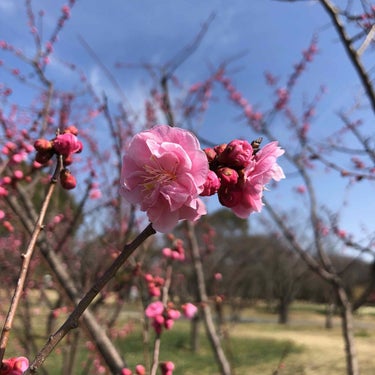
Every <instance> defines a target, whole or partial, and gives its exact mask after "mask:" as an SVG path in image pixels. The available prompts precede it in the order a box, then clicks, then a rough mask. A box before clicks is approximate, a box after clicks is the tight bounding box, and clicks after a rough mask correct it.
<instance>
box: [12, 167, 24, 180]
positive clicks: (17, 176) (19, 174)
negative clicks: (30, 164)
mask: <svg viewBox="0 0 375 375" xmlns="http://www.w3.org/2000/svg"><path fill="white" fill-rule="evenodd" d="M13 177H14V178H15V179H16V180H21V179H22V178H23V172H22V171H21V170H19V169H17V170H16V171H14V173H13Z"/></svg>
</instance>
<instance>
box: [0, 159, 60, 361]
mask: <svg viewBox="0 0 375 375" xmlns="http://www.w3.org/2000/svg"><path fill="white" fill-rule="evenodd" d="M61 169H62V162H61V158H60V157H59V158H58V162H57V164H56V169H55V173H54V174H53V176H52V178H51V182H50V185H49V188H48V190H47V193H46V196H45V198H44V200H43V204H42V208H41V210H40V213H39V217H38V219H37V221H36V223H35V226H34V230H33V232H32V235H31V238H30V241H29V244H28V246H27V248H26V251H25V252H24V253H23V254H22V255H21V257H22V259H23V260H22V265H21V269H20V272H19V276H18V282H17V286H16V289H15V290H14V294H13V297H12V301H11V304H10V307H9V311H8V314H7V317H6V319H5V323H4V326H3V329H2V331H1V338H0V363H1V362H2V360H3V358H4V354H5V350H6V346H7V344H8V339H9V335H10V331H11V329H12V326H13V321H14V318H15V315H16V311H17V308H18V305H19V302H20V299H21V296H22V293H23V289H24V286H25V282H26V276H27V272H28V270H29V265H30V261H31V258H32V255H33V252H34V249H35V245H36V243H37V240H38V237H39V234H40V232H41V231H42V230H43V222H44V218H45V216H46V213H47V209H48V206H49V204H50V202H51V197H52V194H53V192H54V190H55V187H56V182H57V176H58V174H59V173H60V170H61Z"/></svg>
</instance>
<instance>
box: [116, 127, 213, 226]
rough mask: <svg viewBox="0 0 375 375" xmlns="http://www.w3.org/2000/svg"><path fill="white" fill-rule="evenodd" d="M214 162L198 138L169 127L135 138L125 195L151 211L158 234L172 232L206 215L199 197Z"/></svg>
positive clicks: (128, 154)
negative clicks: (179, 224)
mask: <svg viewBox="0 0 375 375" xmlns="http://www.w3.org/2000/svg"><path fill="white" fill-rule="evenodd" d="M207 174H208V162H207V158H206V156H205V154H204V152H203V151H202V150H201V149H200V145H199V142H198V140H197V138H196V137H195V136H194V135H193V134H192V133H190V132H188V131H186V130H183V129H180V128H173V127H169V126H167V125H159V126H155V127H153V128H152V129H150V130H147V131H143V132H141V133H139V134H137V135H135V136H134V137H133V139H132V140H131V142H130V144H129V146H128V148H127V151H126V154H125V156H124V157H123V165H122V172H121V194H122V195H123V196H124V197H125V198H126V199H127V200H128V201H129V202H130V203H133V204H139V205H140V208H141V210H142V211H145V212H146V213H147V216H148V218H149V220H150V221H151V223H152V225H153V227H154V229H155V230H157V231H159V232H164V233H166V232H170V231H171V230H172V229H173V227H174V226H175V225H176V224H177V223H178V221H179V220H183V219H187V220H191V221H195V220H197V219H198V218H200V217H201V216H202V215H204V214H206V208H205V206H204V204H203V202H202V201H201V199H200V198H199V194H200V193H201V192H202V191H203V184H204V183H205V181H206V178H207Z"/></svg>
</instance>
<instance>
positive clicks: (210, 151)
mask: <svg viewBox="0 0 375 375" xmlns="http://www.w3.org/2000/svg"><path fill="white" fill-rule="evenodd" d="M203 151H204V153H205V154H206V156H207V160H208V162H209V163H211V162H213V161H214V160H215V158H216V151H215V150H214V149H213V148H210V147H209V148H205V149H204V150H203Z"/></svg>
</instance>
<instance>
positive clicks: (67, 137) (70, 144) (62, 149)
mask: <svg viewBox="0 0 375 375" xmlns="http://www.w3.org/2000/svg"><path fill="white" fill-rule="evenodd" d="M53 148H54V149H55V151H56V152H57V153H58V154H60V155H62V156H65V157H68V156H69V155H71V154H74V153H76V152H80V151H81V150H82V143H81V142H80V141H79V140H78V138H77V137H76V136H75V135H74V134H72V133H64V134H60V135H58V136H57V137H56V138H55V139H54V140H53Z"/></svg>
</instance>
